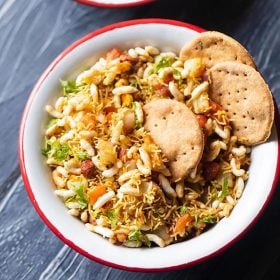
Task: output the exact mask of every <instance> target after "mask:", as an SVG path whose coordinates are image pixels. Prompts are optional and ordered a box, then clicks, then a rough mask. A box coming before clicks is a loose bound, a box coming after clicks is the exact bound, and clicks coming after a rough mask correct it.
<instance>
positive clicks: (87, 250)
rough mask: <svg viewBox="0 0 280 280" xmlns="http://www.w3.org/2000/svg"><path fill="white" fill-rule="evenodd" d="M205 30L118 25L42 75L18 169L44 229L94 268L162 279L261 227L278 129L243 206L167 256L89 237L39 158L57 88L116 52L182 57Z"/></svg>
mask: <svg viewBox="0 0 280 280" xmlns="http://www.w3.org/2000/svg"><path fill="white" fill-rule="evenodd" d="M198 32H203V29H201V28H199V27H195V26H193V25H190V24H186V23H183V22H178V21H173V20H164V19H144V20H133V21H127V22H120V23H117V24H113V25H110V26H107V27H105V28H102V29H99V30H97V31H94V32H93V33H90V34H88V35H87V36H85V37H83V38H82V39H80V40H78V41H76V42H75V43H73V44H72V45H71V46H69V47H68V48H67V49H66V50H65V51H64V52H62V53H61V54H60V55H59V56H58V57H57V58H56V59H55V61H54V62H52V63H51V64H50V66H49V67H48V68H47V69H46V71H45V72H44V73H43V75H42V76H41V78H40V79H39V81H38V82H37V84H36V85H35V87H34V89H33V91H32V93H31V95H30V98H29V100H28V103H27V105H26V108H25V111H24V114H23V118H22V123H21V128H20V138H19V161H20V169H21V173H22V177H23V180H24V183H25V186H26V190H27V193H28V195H29V197H30V199H31V201H32V203H33V205H34V207H35V208H36V210H37V212H38V213H39V215H40V216H41V218H42V220H43V221H44V222H45V223H46V224H47V226H48V227H49V228H50V229H51V230H52V231H53V232H54V233H55V234H56V235H57V236H58V237H59V238H60V239H61V240H62V241H63V242H65V243H66V244H67V245H69V246H70V247H72V248H73V249H75V250H76V251H78V252H79V253H81V254H83V255H85V256H86V257H88V258H90V259H92V260H95V261H97V262H100V263H103V264H106V265H109V266H113V267H116V268H121V269H127V270H135V271H165V270H173V269H179V268H184V267H187V266H190V265H192V264H195V263H198V262H201V261H203V260H205V259H208V258H210V257H211V256H214V255H216V254H218V253H219V252H221V251H223V250H225V249H226V248H228V247H229V246H230V245H232V244H233V243H234V242H235V241H236V240H238V239H239V238H240V237H241V236H242V235H243V234H244V233H245V232H246V231H247V230H248V229H249V228H250V227H251V226H252V225H253V224H254V222H255V221H256V220H257V218H258V217H259V216H260V215H261V213H262V212H263V210H264V209H265V207H266V206H267V204H268V202H269V199H270V198H271V196H272V194H273V190H274V189H275V187H276V184H277V180H278V177H279V166H280V165H279V134H278V133H277V131H279V129H277V128H278V127H279V126H278V125H279V121H278V110H277V107H276V106H275V111H276V121H275V125H274V126H273V130H272V134H271V137H270V139H269V141H268V142H266V143H264V144H261V145H258V146H256V147H254V148H253V151H252V164H251V166H250V170H249V171H250V178H249V180H248V182H247V184H246V188H245V190H244V193H243V195H242V197H241V198H240V200H239V202H238V203H237V205H236V206H235V208H234V209H233V211H232V213H231V215H230V216H229V217H228V218H224V219H222V220H221V221H220V222H219V223H218V224H217V225H215V226H214V227H213V228H211V229H210V230H208V231H207V232H205V233H203V234H201V235H200V236H198V237H195V238H192V239H190V240H188V241H184V242H181V243H177V244H172V245H169V246H167V247H165V248H159V247H154V248H133V249H132V248H126V247H123V246H116V245H113V244H111V243H110V242H108V240H106V239H103V238H102V237H101V236H99V235H97V234H94V233H91V232H89V231H88V230H87V229H86V228H85V226H84V224H83V223H82V222H80V221H79V220H78V219H74V218H73V217H72V216H70V215H69V214H68V213H67V210H66V209H65V207H64V204H63V203H62V202H61V201H60V200H59V198H58V197H56V196H55V194H54V192H53V191H54V184H53V182H52V179H51V172H50V170H49V167H48V166H47V165H46V163H45V158H44V157H43V156H42V155H41V152H40V150H41V146H42V140H43V131H44V125H45V123H46V121H47V113H46V112H45V110H44V107H45V105H46V104H49V103H51V102H52V101H54V100H55V99H56V98H57V96H58V94H59V80H60V79H73V78H74V77H75V76H76V75H77V74H78V73H79V72H81V71H82V70H84V69H86V68H88V67H89V66H90V65H91V64H92V63H93V62H94V61H96V59H97V58H98V57H99V56H100V55H102V54H104V53H105V52H106V51H107V50H109V49H111V48H113V47H117V48H121V49H128V48H131V47H137V46H145V45H153V46H155V47H158V48H159V49H161V50H165V51H168V50H172V51H175V52H177V53H178V52H179V50H180V48H181V47H182V46H183V45H184V44H185V43H186V42H187V41H190V40H192V39H193V38H194V37H195V36H196V35H197V33H198Z"/></svg>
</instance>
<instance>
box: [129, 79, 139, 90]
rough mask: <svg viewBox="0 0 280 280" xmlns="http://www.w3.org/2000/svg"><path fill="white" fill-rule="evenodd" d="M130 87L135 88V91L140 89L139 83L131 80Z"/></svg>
mask: <svg viewBox="0 0 280 280" xmlns="http://www.w3.org/2000/svg"><path fill="white" fill-rule="evenodd" d="M130 85H131V86H132V87H135V88H137V89H140V84H139V82H138V81H137V80H132V81H130Z"/></svg>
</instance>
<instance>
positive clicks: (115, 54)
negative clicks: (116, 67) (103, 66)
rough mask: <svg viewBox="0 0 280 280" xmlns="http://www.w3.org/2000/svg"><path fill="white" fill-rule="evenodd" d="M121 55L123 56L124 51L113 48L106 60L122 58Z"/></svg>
mask: <svg viewBox="0 0 280 280" xmlns="http://www.w3.org/2000/svg"><path fill="white" fill-rule="evenodd" d="M121 54H122V51H121V50H120V49H117V48H113V49H111V50H110V51H108V52H107V54H106V59H108V60H112V59H116V58H118V57H120V55H121Z"/></svg>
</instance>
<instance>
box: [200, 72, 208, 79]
mask: <svg viewBox="0 0 280 280" xmlns="http://www.w3.org/2000/svg"><path fill="white" fill-rule="evenodd" d="M201 80H202V81H208V74H207V72H204V73H203V74H202V76H201Z"/></svg>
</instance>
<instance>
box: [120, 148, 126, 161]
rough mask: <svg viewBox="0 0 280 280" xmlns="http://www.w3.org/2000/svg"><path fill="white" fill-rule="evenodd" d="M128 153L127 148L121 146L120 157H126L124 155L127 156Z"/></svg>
mask: <svg viewBox="0 0 280 280" xmlns="http://www.w3.org/2000/svg"><path fill="white" fill-rule="evenodd" d="M126 153H127V149H125V148H120V151H119V153H118V155H119V158H120V159H124V157H126Z"/></svg>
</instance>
